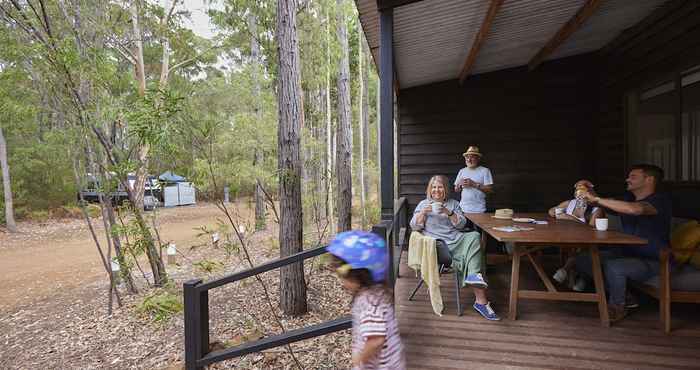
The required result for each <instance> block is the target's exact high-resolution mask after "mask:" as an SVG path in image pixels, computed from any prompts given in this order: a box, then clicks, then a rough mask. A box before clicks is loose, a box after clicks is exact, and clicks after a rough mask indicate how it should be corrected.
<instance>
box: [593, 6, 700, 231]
mask: <svg viewBox="0 0 700 370" xmlns="http://www.w3.org/2000/svg"><path fill="white" fill-rule="evenodd" d="M599 56H600V66H601V68H600V69H601V84H600V92H599V95H600V97H601V102H600V107H599V110H600V119H599V123H600V125H599V131H598V135H597V152H598V153H599V154H598V157H597V158H596V161H595V162H596V168H597V173H596V176H595V177H596V179H597V181H598V183H599V187H600V189H599V190H600V191H601V193H603V194H621V193H622V191H623V190H624V179H625V176H626V166H627V165H629V164H630V163H626V156H625V152H626V143H625V141H626V138H625V121H626V117H625V107H624V98H625V93H626V92H627V91H629V90H630V89H633V88H636V87H639V86H641V85H647V84H653V83H655V82H660V81H663V80H664V79H667V78H668V77H669V76H672V75H673V74H674V72H676V71H680V70H684V69H687V68H690V67H692V66H696V65H699V64H700V1H697V0H686V1H675V0H674V1H670V2H668V3H666V4H665V5H664V6H662V7H661V8H659V9H657V11H655V12H654V13H652V14H651V15H649V16H648V17H647V18H645V19H644V20H642V21H641V22H640V23H639V24H637V25H636V26H634V27H631V28H630V29H628V30H627V31H626V32H624V33H623V34H622V35H621V36H620V37H618V38H617V39H616V40H614V41H613V42H612V43H611V44H609V45H607V46H606V47H605V48H603V49H602V50H601V51H600V53H599ZM678 114H680V107H679V113H678ZM668 188H669V189H670V190H671V193H672V194H673V199H674V202H673V208H674V215H675V216H678V217H688V218H695V219H700V184H698V183H694V184H688V183H686V184H681V183H672V184H668Z"/></svg>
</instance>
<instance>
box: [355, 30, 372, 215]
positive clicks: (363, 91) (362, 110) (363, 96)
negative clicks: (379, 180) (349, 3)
mask: <svg viewBox="0 0 700 370" xmlns="http://www.w3.org/2000/svg"><path fill="white" fill-rule="evenodd" d="M362 49H364V43H363V42H362V24H361V23H360V22H357V73H358V74H359V78H358V79H357V80H358V81H359V82H360V88H359V89H358V91H359V94H360V98H359V99H358V100H359V104H358V108H359V109H358V113H359V114H358V116H359V118H360V135H359V137H360V163H358V167H359V170H360V209H361V212H362V228H363V229H366V228H367V210H366V209H365V206H366V193H365V191H366V189H365V155H366V153H367V152H366V151H365V150H366V149H365V143H366V142H367V141H369V138H368V137H367V138H366V137H365V135H366V134H367V126H366V125H367V120H366V119H367V108H368V107H367V85H366V84H367V79H366V78H367V72H365V71H364V69H363V68H362V64H363V62H364V55H363V54H362Z"/></svg>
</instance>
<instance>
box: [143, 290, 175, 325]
mask: <svg viewBox="0 0 700 370" xmlns="http://www.w3.org/2000/svg"><path fill="white" fill-rule="evenodd" d="M183 307H184V306H183V303H182V297H181V296H180V295H179V294H177V293H176V292H174V289H172V288H171V287H170V288H168V287H166V288H164V289H159V290H157V291H155V292H153V293H151V294H149V295H147V296H146V297H145V298H144V299H143V301H141V302H140V303H139V304H138V305H137V306H136V312H137V313H139V314H140V315H142V316H144V317H146V318H148V319H149V320H151V321H153V322H156V323H163V322H165V321H168V320H170V318H171V317H172V316H173V315H176V314H178V313H180V312H182V310H183Z"/></svg>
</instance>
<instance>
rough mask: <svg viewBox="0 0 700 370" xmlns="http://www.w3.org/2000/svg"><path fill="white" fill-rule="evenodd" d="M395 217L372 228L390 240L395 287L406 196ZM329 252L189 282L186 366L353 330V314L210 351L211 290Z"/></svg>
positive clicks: (186, 285)
mask: <svg viewBox="0 0 700 370" xmlns="http://www.w3.org/2000/svg"><path fill="white" fill-rule="evenodd" d="M394 209H395V212H394V217H393V218H392V219H387V220H382V221H380V222H379V224H377V225H375V226H374V227H372V232H374V233H376V234H377V235H379V236H381V237H382V238H384V240H386V242H387V246H389V248H388V252H389V253H388V263H389V264H390V265H391V269H390V271H389V276H388V279H387V283H388V284H389V286H390V287H392V288H393V286H394V283H395V281H396V273H397V271H398V262H399V261H398V260H397V259H396V258H395V256H396V253H394V252H395V248H396V243H395V235H397V234H398V231H397V230H399V229H400V228H401V227H405V226H406V225H407V220H408V204H407V202H406V199H405V198H401V199H399V200H397V201H396V204H395V208H394ZM324 253H326V247H319V248H315V249H310V250H306V251H303V252H299V253H297V254H293V255H291V256H288V257H284V258H280V259H277V260H274V261H271V262H268V263H265V264H263V265H260V266H256V267H253V268H250V269H248V270H245V271H241V272H236V273H233V274H231V275H227V276H224V277H222V278H219V279H215V280H211V281H208V282H206V283H205V282H203V281H202V279H195V280H190V281H187V282H185V283H184V284H183V290H184V300H185V367H186V369H187V370H195V369H202V368H204V366H207V365H210V364H213V363H216V362H220V361H224V360H228V359H231V358H235V357H240V356H243V355H246V354H250V353H254V352H259V351H262V350H266V349H270V348H275V347H280V346H284V345H287V344H290V343H294V342H298V341H301V340H305V339H310V338H314V337H318V336H321V335H326V334H330V333H334V332H337V331H341V330H346V329H349V328H350V326H351V319H350V317H343V318H338V319H335V320H330V321H325V322H322V323H319V324H315V325H309V326H306V327H303V328H300V329H295V330H291V331H287V332H285V333H282V334H279V335H275V336H271V337H267V338H263V339H259V340H256V341H253V342H248V343H243V344H240V345H238V346H235V347H231V348H226V349H223V350H218V351H213V352H209V290H211V289H214V288H218V287H220V286H223V285H226V284H231V283H234V282H236V281H239V280H242V279H246V278H249V277H253V276H256V275H259V274H262V273H264V272H267V271H271V270H274V269H277V268H280V267H283V266H287V265H290V264H292V263H300V262H303V261H304V260H306V259H309V258H312V257H316V256H319V255H321V254H324Z"/></svg>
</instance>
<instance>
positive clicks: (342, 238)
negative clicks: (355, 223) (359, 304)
mask: <svg viewBox="0 0 700 370" xmlns="http://www.w3.org/2000/svg"><path fill="white" fill-rule="evenodd" d="M327 250H328V253H330V254H332V255H334V256H336V257H338V258H340V259H342V260H343V261H345V262H346V263H347V264H348V265H350V267H352V268H353V269H363V268H364V269H367V270H369V272H370V274H371V275H372V280H374V282H375V283H380V282H382V281H384V278H385V275H386V269H387V266H386V265H387V263H386V262H387V261H386V255H387V254H386V242H384V239H382V238H380V237H379V236H378V235H377V234H374V233H370V232H366V231H346V232H342V233H340V234H338V235H336V237H335V239H333V241H331V244H330V245H329V246H328V248H327Z"/></svg>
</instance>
